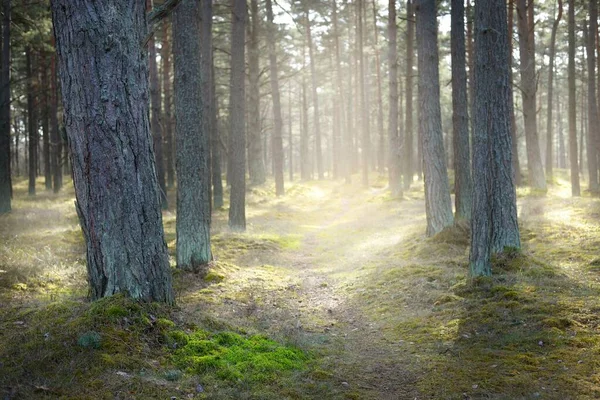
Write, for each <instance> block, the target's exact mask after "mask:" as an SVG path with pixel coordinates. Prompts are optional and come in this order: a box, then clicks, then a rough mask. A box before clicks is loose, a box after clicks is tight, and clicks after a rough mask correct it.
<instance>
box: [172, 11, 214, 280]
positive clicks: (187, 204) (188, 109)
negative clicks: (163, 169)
mask: <svg viewBox="0 0 600 400" xmlns="http://www.w3.org/2000/svg"><path fill="white" fill-rule="evenodd" d="M200 28H201V27H200V3H199V2H198V1H196V0H182V1H181V3H179V6H178V7H177V8H176V9H175V12H174V13H173V67H174V73H175V82H174V96H173V98H174V105H175V132H176V138H177V153H176V157H177V161H176V164H175V167H176V174H177V220H176V232H177V267H178V268H182V269H186V270H198V269H200V268H204V267H205V265H206V264H208V263H209V262H210V260H211V259H212V255H211V250H210V221H211V215H210V165H209V158H210V147H209V137H210V132H208V131H207V130H206V128H207V126H206V121H205V120H204V118H205V117H206V114H205V110H204V108H205V103H204V102H205V100H206V96H203V89H205V88H206V86H205V84H204V80H205V79H206V78H207V75H209V73H208V72H207V71H206V69H207V63H206V62H203V61H202V50H201V44H200V35H199V34H198V33H199V32H201V30H200Z"/></svg>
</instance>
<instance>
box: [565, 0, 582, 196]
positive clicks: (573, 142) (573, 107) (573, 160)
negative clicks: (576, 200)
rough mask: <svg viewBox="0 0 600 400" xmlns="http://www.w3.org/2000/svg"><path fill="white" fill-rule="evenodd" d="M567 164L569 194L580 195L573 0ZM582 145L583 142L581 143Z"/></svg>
mask: <svg viewBox="0 0 600 400" xmlns="http://www.w3.org/2000/svg"><path fill="white" fill-rule="evenodd" d="M568 19H569V21H568V25H569V26H568V30H569V63H568V67H567V68H568V75H569V77H568V80H569V164H570V168H571V194H572V195H573V196H580V195H581V186H580V184H579V163H578V158H577V116H576V112H577V96H576V93H575V0H569V15H568ZM582 146H583V143H582Z"/></svg>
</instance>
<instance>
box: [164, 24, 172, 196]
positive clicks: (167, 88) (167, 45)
mask: <svg viewBox="0 0 600 400" xmlns="http://www.w3.org/2000/svg"><path fill="white" fill-rule="evenodd" d="M169 25H170V23H169V21H168V20H166V19H165V20H163V43H162V48H161V54H160V56H161V60H162V75H163V79H162V84H163V95H164V99H165V105H164V107H163V112H164V114H163V118H162V121H163V127H164V130H163V133H164V137H165V152H164V153H165V162H166V164H167V167H166V171H167V187H169V188H172V187H173V186H174V185H175V169H174V165H175V163H174V162H173V153H174V150H175V149H174V147H175V146H174V145H173V144H174V140H173V124H172V122H173V114H172V104H173V103H172V100H173V97H172V96H171V93H172V92H171V88H172V82H171V56H172V55H171V40H172V37H171V35H169Z"/></svg>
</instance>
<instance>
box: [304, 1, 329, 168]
mask: <svg viewBox="0 0 600 400" xmlns="http://www.w3.org/2000/svg"><path fill="white" fill-rule="evenodd" d="M303 3H304V13H305V15H306V39H307V41H308V53H309V55H310V77H311V81H312V98H313V108H314V112H315V120H314V131H315V153H316V158H317V173H318V175H319V179H323V178H324V177H325V175H324V172H323V151H322V149H321V119H320V115H319V96H318V92H317V88H318V84H317V69H316V68H317V67H316V64H317V62H316V60H315V50H314V44H313V40H312V30H311V26H310V18H309V14H308V1H307V0H303Z"/></svg>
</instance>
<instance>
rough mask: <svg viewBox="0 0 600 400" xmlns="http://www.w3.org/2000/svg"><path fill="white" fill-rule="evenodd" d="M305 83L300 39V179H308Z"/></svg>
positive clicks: (304, 68) (303, 56) (304, 60)
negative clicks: (301, 116)
mask: <svg viewBox="0 0 600 400" xmlns="http://www.w3.org/2000/svg"><path fill="white" fill-rule="evenodd" d="M307 91H308V88H307V84H306V42H305V40H304V38H303V40H302V115H303V118H302V132H301V133H300V135H301V136H300V179H302V180H303V181H306V180H309V179H310V178H311V177H310V159H309V152H308V98H307V97H308V96H307Z"/></svg>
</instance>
